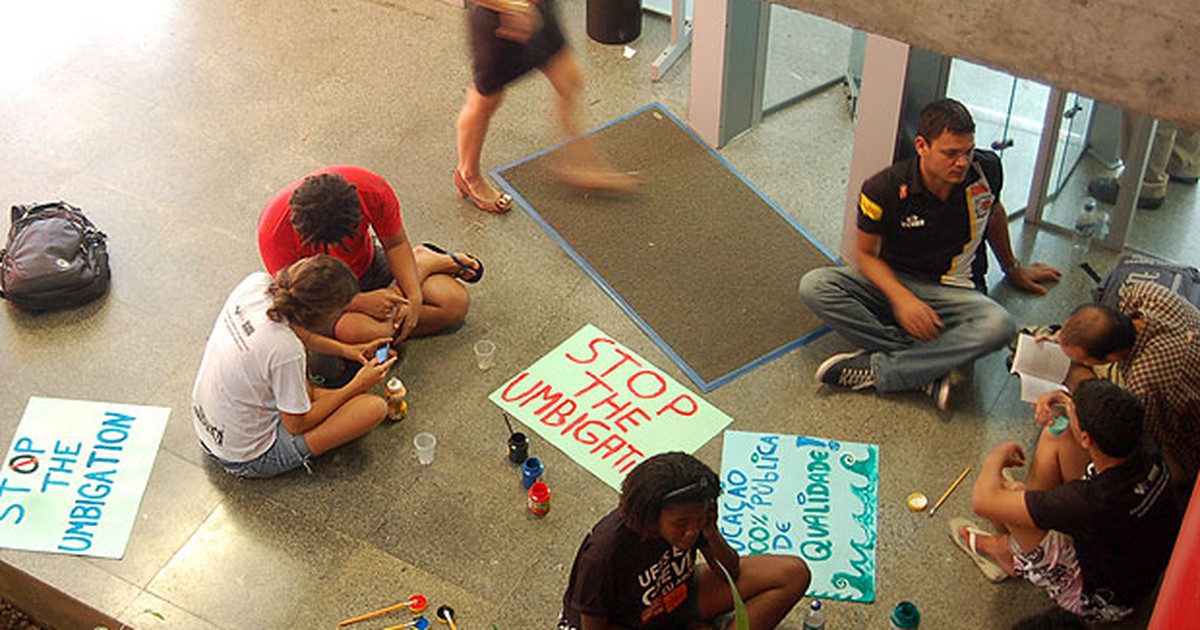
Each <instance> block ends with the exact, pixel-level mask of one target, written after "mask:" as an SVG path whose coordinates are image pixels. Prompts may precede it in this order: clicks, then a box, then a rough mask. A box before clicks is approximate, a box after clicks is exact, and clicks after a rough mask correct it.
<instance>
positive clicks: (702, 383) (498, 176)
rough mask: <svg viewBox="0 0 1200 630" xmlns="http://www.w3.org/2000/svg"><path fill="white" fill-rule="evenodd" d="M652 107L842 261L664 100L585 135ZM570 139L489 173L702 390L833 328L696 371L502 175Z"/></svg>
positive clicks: (829, 255)
mask: <svg viewBox="0 0 1200 630" xmlns="http://www.w3.org/2000/svg"><path fill="white" fill-rule="evenodd" d="M650 110H658V111H659V112H661V113H662V114H663V115H665V116H667V117H668V118H670V119H671V120H672V121H673V122H674V123H675V124H676V125H678V126H679V128H680V129H683V130H684V131H685V132H687V134H688V135H689V136H691V137H692V139H693V140H695V141H696V143H697V144H699V145H700V146H701V147H704V149H705V150H707V151H708V153H709V155H712V156H713V157H714V158H716V159H717V160H718V161H719V162H720V163H721V165H722V166H724V167H725V168H727V169H729V172H731V173H733V174H734V175H736V176H737V178H738V179H739V180H741V182H742V184H744V185H745V186H746V187H747V188H749V189H750V190H751V191H753V192H754V194H756V195H758V197H759V198H760V199H762V200H763V201H764V202H765V203H766V204H767V205H768V206H770V207H771V208H772V209H774V210H775V212H776V213H777V214H779V216H781V217H783V219H784V220H786V221H787V222H788V224H789V225H791V226H792V227H794V228H796V231H797V232H799V233H800V234H801V235H802V236H803V237H804V238H805V239H807V240H808V242H809V243H812V245H813V247H816V248H817V250H818V251H820V252H821V253H822V254H825V256H826V257H827V258H829V260H830V262H834V263H836V262H838V258H837V256H835V255H834V254H833V252H832V251H831V250H830V249H829V248H827V247H825V246H824V245H822V244H821V242H820V241H818V240H817V239H815V238H813V236H812V235H811V234H809V232H808V230H806V229H805V228H804V226H802V225H800V222H799V221H797V220H796V218H795V217H793V216H792V215H790V214H788V213H786V212H784V211H783V209H782V208H780V207H779V205H778V204H776V203H775V202H774V201H772V200H771V199H770V198H769V197H767V196H766V195H764V194H763V192H762V191H761V190H759V189H758V187H757V186H755V185H754V184H753V183H752V182H751V181H750V180H748V179H746V176H745V175H743V174H742V173H741V171H739V170H737V169H736V168H734V166H733V165H732V164H730V163H729V161H728V160H726V159H725V157H724V156H722V155H721V154H720V153H717V152H716V151H715V150H714V149H713V148H712V147H710V146H708V143H707V142H705V141H704V140H702V139H701V138H700V136H698V135H696V132H695V131H693V130H692V128H691V127H688V126H687V125H686V124H685V123H684V122H683V121H682V120H680V119H679V118H678V117H677V116H675V114H673V113H671V111H670V110H668V109H667V108H666V107H665V106H664V105H663V104H662V103H658V102H655V103H651V104H649V105H646V106H644V107H641V108H639V109H637V110H635V111H633V112H630V113H628V114H626V115H624V116H621V117H619V118H615V119H613V120H611V121H609V122H607V123H604V124H603V125H600V126H599V127H596V128H594V129H591V130H588V131H587V132H585V133H584V134H583V135H584V136H589V135H591V134H594V133H596V132H598V131H601V130H603V129H607V128H608V127H611V126H613V125H615V124H617V123H620V122H622V121H625V120H628V119H630V118H632V117H634V116H637V115H639V114H642V113H645V112H647V111H650ZM567 142H569V141H567V140H564V141H563V142H560V143H558V144H555V145H553V146H550V147H547V148H545V149H541V150H539V151H535V152H534V153H530V154H529V155H527V156H525V157H523V158H520V159H518V160H515V161H513V162H509V163H508V164H505V165H503V166H499V167H497V168H494V169H492V170H491V171H490V172H489V175H491V176H492V179H494V180H495V181H496V182H497V183H498V184H500V186H501V187H502V188H503V189H504V190H505V191H506V192H507V193H508V194H510V195H512V197H513V199H514V200H516V202H517V203H518V204H520V206H521V208H522V209H524V210H525V213H526V214H528V215H529V217H530V218H532V219H533V220H534V222H536V223H537V224H538V226H540V227H541V228H542V230H544V231H545V232H546V234H549V235H550V238H551V239H553V240H554V242H556V243H558V246H559V247H561V248H562V250H563V251H564V252H566V253H567V255H568V256H570V257H571V259H572V260H574V261H575V263H576V264H578V265H579V267H580V268H581V269H583V272H584V273H585V274H587V275H588V277H589V278H591V279H592V281H593V282H595V283H596V285H597V286H599V287H600V289H601V290H603V291H604V292H605V293H606V294H608V297H609V298H611V299H612V300H613V302H616V304H617V306H618V307H620V309H621V310H622V311H624V312H625V314H626V315H628V316H629V318H630V319H632V320H633V322H634V324H636V325H637V327H638V328H640V329H641V330H642V332H643V333H645V334H646V336H647V337H649V338H650V340H651V341H653V342H654V344H655V345H657V346H658V347H659V349H661V350H662V351H663V353H665V354H666V355H667V357H668V358H670V359H671V361H673V362H674V363H675V365H677V366H679V369H680V370H683V373H684V374H686V375H687V377H688V378H689V379H691V381H692V383H694V384H695V385H696V386H697V387H699V388H700V390H701V391H703V392H704V393H706V394H707V393H709V392H711V391H713V390H715V389H716V388H718V387H720V386H722V385H724V384H726V383H728V382H730V381H732V380H734V379H736V378H738V377H740V376H742V375H744V374H746V373H748V372H750V371H752V370H754V369H756V368H758V367H761V366H763V365H765V364H767V363H770V362H771V361H774V360H775V359H778V358H779V357H781V356H783V355H785V354H787V353H789V352H791V351H792V350H795V349H796V348H799V347H801V346H803V345H805V344H807V343H809V342H811V341H813V340H814V339H817V338H818V337H820V336H821V335H824V334H825V333H827V332H829V331H830V328H829V327H828V326H820V327H818V328H816V329H815V330H813V331H812V332H810V333H808V334H807V335H804V336H802V337H799V338H797V339H795V340H793V341H790V342H788V343H786V344H784V345H782V346H780V347H778V348H776V349H774V350H772V351H770V352H768V353H766V354H764V355H762V356H760V357H758V358H757V359H754V360H753V361H750V362H749V363H747V364H745V365H743V366H741V367H739V368H737V369H734V370H731V371H729V372H727V373H725V374H723V375H721V376H718V377H717V378H715V379H713V380H711V381H706V380H704V379H703V378H702V377H701V376H700V375H699V374H698V373H697V372H696V370H695V369H693V368H692V366H691V365H690V364H689V363H688V362H687V361H685V360H684V359H683V357H682V356H680V355H679V353H678V352H676V351H675V349H674V348H672V347H671V345H670V344H669V343H667V341H666V340H665V339H663V338H662V337H661V336H659V334H658V333H657V332H655V331H654V328H653V327H651V326H650V323H649V322H647V321H646V320H645V319H642V316H641V315H638V313H637V311H635V310H634V309H633V307H632V306H631V305H630V304H629V303H628V302H626V301H625V299H624V298H622V297H621V295H620V294H619V293H617V291H616V290H615V289H614V288H613V287H612V285H610V284H608V282H606V281H605V280H604V278H602V277H601V276H600V274H599V273H597V272H596V270H595V269H594V268H593V267H592V266H591V265H589V264H588V263H587V261H586V260H584V258H583V256H581V255H580V254H579V252H577V251H575V249H574V248H573V247H571V245H570V244H568V243H567V241H566V239H564V238H563V237H562V236H561V235H560V234H559V233H558V232H557V231H556V230H555V229H554V228H553V227H551V225H550V223H549V222H548V221H546V220H545V218H543V217H542V215H541V214H539V213H538V212H537V210H536V209H535V208H534V207H533V204H531V203H529V201H528V200H526V199H525V198H524V197H522V196H521V193H520V192H518V191H517V189H516V188H515V187H514V186H513V185H512V184H511V183H510V182H509V181H508V180H506V179H505V178H504V175H503V174H502V173H503V172H504V171H506V170H508V169H510V168H513V167H515V166H519V165H521V164H524V163H525V162H528V161H530V160H533V159H536V158H539V157H541V156H543V155H545V154H547V153H550V152H551V151H554V150H556V149H558V148H560V147H562V146H563V145H565V144H567Z"/></svg>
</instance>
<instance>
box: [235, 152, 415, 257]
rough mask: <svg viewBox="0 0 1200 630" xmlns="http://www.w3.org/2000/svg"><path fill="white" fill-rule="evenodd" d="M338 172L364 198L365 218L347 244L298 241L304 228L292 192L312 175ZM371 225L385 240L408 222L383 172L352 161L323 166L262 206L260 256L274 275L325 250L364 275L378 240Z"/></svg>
mask: <svg viewBox="0 0 1200 630" xmlns="http://www.w3.org/2000/svg"><path fill="white" fill-rule="evenodd" d="M326 173H336V174H338V175H341V176H342V177H344V178H345V179H346V181H347V182H349V183H350V184H351V185H353V186H354V187H355V188H356V189H357V191H358V198H359V199H360V200H361V201H362V222H361V223H359V224H358V229H357V230H355V233H354V235H353V236H351V237H350V238H349V239H348V240H347V241H346V242H345V243H344V244H342V245H338V246H334V247H330V248H329V249H328V251H326V250H325V249H324V248H323V247H321V246H314V245H309V246H307V247H305V246H302V245H301V244H300V240H301V239H300V234H299V233H298V232H296V228H294V227H292V207H291V204H290V201H291V198H292V192H293V191H294V190H296V188H297V187H299V186H300V184H302V183H304V180H305V178H307V177H310V176H312V175H323V174H326ZM368 227H370V228H372V229H374V230H375V235H376V236H378V237H379V238H380V239H381V240H386V239H388V238H391V237H393V236H395V235H396V234H397V233H399V232H400V230H401V229H402V228H403V227H404V223H403V221H401V219H400V201H399V200H398V199H396V193H395V192H394V191H393V190H392V187H391V186H389V185H388V183H387V181H386V180H384V179H383V177H381V176H379V175H377V174H375V173H372V172H371V171H368V170H367V169H365V168H361V167H358V166H348V165H333V166H325V167H322V168H319V169H317V170H315V171H313V172H312V173H309V174H308V175H305V176H304V177H301V178H300V179H298V180H296V181H294V182H292V183H291V184H288V186H287V187H286V188H284V189H283V190H281V191H279V192H278V193H277V194H276V195H275V196H274V197H273V198H272V199H271V201H270V203H268V204H267V207H266V208H263V211H262V215H260V216H259V217H258V253H259V255H260V256H262V260H263V264H264V265H266V267H267V272H268V273H270V274H271V275H272V276H273V275H275V274H276V273H278V272H279V270H280V269H283V268H285V267H287V266H288V265H290V264H292V263H294V262H296V261H297V260H300V259H301V258H305V257H307V256H312V255H314V254H321V253H327V254H329V255H331V256H333V257H335V258H338V259H339V260H341V261H342V262H344V263H346V264H347V265H350V269H351V270H352V271H354V275H355V276H357V277H359V278H361V277H362V276H363V274H364V273H366V271H367V269H369V268H370V266H371V259H372V258H373V257H374V256H375V245H374V244H373V243H372V242H371V234H370V230H368V229H367V228H368Z"/></svg>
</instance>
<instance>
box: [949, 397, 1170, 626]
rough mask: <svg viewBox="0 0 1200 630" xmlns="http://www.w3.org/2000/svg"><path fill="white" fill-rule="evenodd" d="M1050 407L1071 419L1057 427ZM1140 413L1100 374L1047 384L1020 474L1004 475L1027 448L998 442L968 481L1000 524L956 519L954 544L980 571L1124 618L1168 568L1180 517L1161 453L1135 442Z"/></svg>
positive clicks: (979, 503)
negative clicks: (1061, 388)
mask: <svg viewBox="0 0 1200 630" xmlns="http://www.w3.org/2000/svg"><path fill="white" fill-rule="evenodd" d="M1056 413H1061V414H1065V415H1066V416H1067V417H1068V419H1069V421H1070V424H1069V425H1068V428H1067V430H1065V431H1064V432H1062V433H1060V434H1058V435H1055V434H1054V430H1053V429H1052V426H1053V419H1054V415H1055V414H1056ZM1143 416H1144V410H1143V408H1142V403H1141V401H1139V400H1138V398H1137V396H1136V395H1134V394H1133V393H1132V392H1130V391H1129V390H1126V389H1122V388H1121V387H1119V386H1117V385H1115V384H1113V383H1111V382H1109V381H1105V380H1100V379H1092V380H1089V381H1084V382H1083V383H1080V384H1079V386H1078V387H1077V388H1076V390H1075V392H1074V393H1073V394H1067V393H1065V392H1051V393H1048V394H1044V395H1043V396H1042V397H1040V398H1039V399H1038V402H1037V403H1036V411H1035V418H1036V419H1037V421H1038V422H1039V423H1041V424H1043V426H1045V428H1044V429H1043V431H1042V433H1041V436H1040V438H1039V440H1038V445H1037V449H1036V450H1035V451H1034V453H1033V461H1032V462H1031V464H1030V469H1029V473H1028V475H1027V477H1026V479H1025V481H1024V482H1023V483H1021V482H1015V481H1010V480H1008V479H1005V475H1004V470H1005V469H1006V468H1009V467H1014V466H1022V465H1024V463H1025V454H1024V452H1023V451H1022V450H1021V447H1020V446H1018V445H1017V444H1016V442H1004V443H1002V444H1000V445H999V446H997V447H996V448H995V449H993V450H992V452H991V453H990V454H988V456H987V458H986V459H985V460H984V463H983V468H982V470H980V473H979V477H978V478H977V479H976V480H975V485H974V488H973V490H972V508H973V509H974V511H975V513H976V514H978V515H979V516H982V517H984V518H986V519H988V520H989V521H991V522H992V523H993V524H994V525H996V526H998V527H1000V528H1001V529H1003V530H1004V532H1005V533H1004V534H1002V535H999V536H994V535H989V534H986V533H985V532H983V531H982V530H979V529H977V528H975V527H973V526H971V525H969V524H968V523H964V522H962V521H963V519H955V521H952V525H951V528H952V532H951V535H952V536H954V537H955V542H956V543H957V544H958V545H959V547H961V548H962V549H963V550H964V551H966V552H967V553H968V554H969V555H971V556H972V558H973V559H974V560H975V562H976V564H978V565H979V566H980V568H981V569H982V570H983V571H984V573H985V574H988V573H989V572H992V573H994V574H996V575H998V576H999V578H1003V576H1004V575H1005V574H1007V575H1009V576H1013V577H1019V578H1024V579H1025V580H1027V581H1028V582H1030V583H1032V584H1034V585H1036V586H1038V587H1040V588H1042V589H1043V590H1045V591H1046V593H1047V594H1048V595H1049V596H1050V598H1051V599H1052V600H1054V602H1055V603H1056V604H1058V606H1060V607H1061V608H1064V609H1066V610H1068V611H1070V612H1072V613H1075V614H1077V615H1079V616H1080V617H1083V618H1084V619H1085V620H1088V621H1091V622H1097V621H1116V620H1119V619H1122V618H1124V617H1126V616H1128V615H1129V614H1130V613H1132V612H1133V610H1134V606H1135V605H1136V604H1138V603H1139V602H1140V601H1141V600H1142V599H1143V598H1145V597H1146V596H1147V595H1149V594H1150V593H1151V592H1152V591H1153V589H1154V587H1155V584H1156V583H1157V581H1158V579H1159V577H1160V576H1161V575H1162V572H1163V571H1164V570H1165V569H1166V566H1167V562H1168V561H1169V560H1170V557H1171V550H1172V548H1173V547H1174V541H1175V536H1176V535H1177V534H1178V533H1179V527H1180V522H1181V519H1182V515H1183V505H1182V501H1181V500H1180V498H1179V496H1178V495H1177V494H1176V493H1175V492H1174V491H1173V489H1172V485H1171V481H1170V479H1171V476H1170V472H1169V471H1168V469H1167V467H1166V465H1165V464H1164V463H1163V460H1162V458H1161V457H1159V456H1157V455H1155V454H1150V453H1148V452H1145V451H1144V450H1143V449H1142V446H1141V444H1142V430H1143Z"/></svg>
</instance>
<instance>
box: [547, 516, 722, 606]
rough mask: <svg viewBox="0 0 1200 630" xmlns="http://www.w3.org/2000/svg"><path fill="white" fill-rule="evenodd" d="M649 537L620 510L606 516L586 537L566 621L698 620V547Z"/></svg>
mask: <svg viewBox="0 0 1200 630" xmlns="http://www.w3.org/2000/svg"><path fill="white" fill-rule="evenodd" d="M704 544H705V542H704V539H703V537H701V538H700V540H698V541H697V542H696V545H695V546H694V547H692V548H691V549H688V550H685V551H677V550H675V549H673V548H672V547H671V544H670V543H668V542H667V541H665V540H663V539H661V538H656V539H654V540H644V539H643V538H642V537H641V536H640V535H639V534H638V533H637V532H635V531H634V530H632V529H630V528H629V527H628V526H626V525H625V523H624V521H623V520H622V519H621V514H620V511H619V510H613V511H612V512H609V513H608V515H607V516H605V517H604V518H602V519H600V521H599V522H597V523H596V525H595V526H593V527H592V531H590V532H588V535H587V536H586V537H585V538H584V539H583V544H582V545H580V547H579V552H578V553H577V554H576V555H575V563H574V565H572V567H571V578H570V581H569V583H568V585H567V592H566V594H565V595H564V596H563V620H564V621H566V623H567V624H569V626H570V627H573V628H581V627H583V626H582V619H581V617H582V615H585V614H586V615H591V616H594V617H601V618H604V619H606V620H608V622H609V623H612V624H616V625H618V626H621V627H624V628H631V629H638V628H663V629H665V628H682V627H685V626H686V624H687V622H689V621H692V620H693V617H694V615H695V612H694V611H695V603H694V602H689V600H690V599H691V598H692V596H693V591H694V588H695V586H694V580H693V579H692V578H693V574H694V572H695V569H696V549H698V548H699V547H700V546H702V545H704Z"/></svg>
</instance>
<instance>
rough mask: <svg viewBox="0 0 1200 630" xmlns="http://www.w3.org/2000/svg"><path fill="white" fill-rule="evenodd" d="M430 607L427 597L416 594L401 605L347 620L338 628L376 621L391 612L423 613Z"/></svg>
mask: <svg viewBox="0 0 1200 630" xmlns="http://www.w3.org/2000/svg"><path fill="white" fill-rule="evenodd" d="M428 605H429V601H428V600H426V599H425V596H424V595H422V594H420V593H416V594H414V595H413V596H412V597H409V598H408V599H407V600H405V601H402V602H400V603H399V604H394V605H392V606H388V607H387V608H380V609H379V610H376V611H375V612H369V613H367V614H365V615H359V616H357V617H354V618H353V619H347V620H345V621H343V622H341V623H339V624H338V627H339V628H342V627H345V626H348V625H350V624H352V623H358V622H360V621H366V620H368V619H374V618H375V617H378V616H380V615H386V614H388V613H390V612H393V611H396V610H400V609H401V608H409V609H411V610H412V611H413V612H421V611H422V610H425V607H426V606H428Z"/></svg>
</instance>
